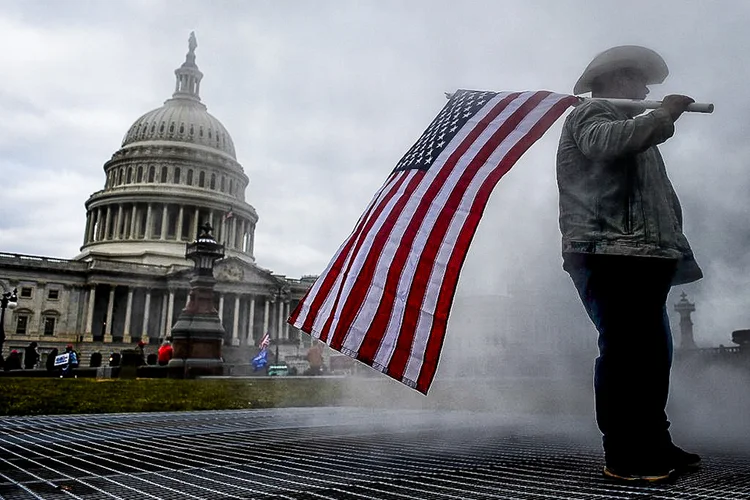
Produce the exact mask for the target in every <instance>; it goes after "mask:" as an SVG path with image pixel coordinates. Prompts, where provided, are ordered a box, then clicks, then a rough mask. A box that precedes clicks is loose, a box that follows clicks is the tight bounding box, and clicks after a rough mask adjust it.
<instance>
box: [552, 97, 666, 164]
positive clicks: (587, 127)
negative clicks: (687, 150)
mask: <svg viewBox="0 0 750 500" xmlns="http://www.w3.org/2000/svg"><path fill="white" fill-rule="evenodd" d="M567 126H569V127H570V130H571V133H572V135H573V139H574V140H575V142H576V144H577V145H578V148H579V149H580V150H581V152H582V153H583V154H584V155H585V156H586V157H587V158H589V159H591V160H611V159H614V158H618V157H621V156H625V155H629V154H635V153H640V152H642V151H645V150H646V149H648V148H650V147H651V146H655V145H657V144H661V143H662V142H664V141H666V140H667V139H669V138H670V137H672V135H673V134H674V121H673V120H672V117H671V115H670V113H669V112H668V111H667V110H666V109H664V108H659V109H656V110H654V111H652V112H651V113H648V114H646V115H643V116H638V117H636V118H630V119H625V120H623V119H622V118H620V116H619V115H618V113H617V110H616V108H614V106H613V105H611V104H607V103H601V102H596V101H590V102H587V103H584V104H582V105H581V106H579V107H578V108H577V109H576V110H575V111H574V112H573V113H572V114H571V116H570V118H569V120H568V123H567Z"/></svg>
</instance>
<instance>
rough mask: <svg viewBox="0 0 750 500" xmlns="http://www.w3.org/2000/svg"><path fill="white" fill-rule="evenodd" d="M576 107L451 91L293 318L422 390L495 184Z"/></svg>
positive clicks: (520, 95) (564, 101)
mask: <svg viewBox="0 0 750 500" xmlns="http://www.w3.org/2000/svg"><path fill="white" fill-rule="evenodd" d="M577 102H578V99H577V98H576V97H573V96H569V95H561V94H553V93H551V92H546V91H537V92H484V91H471V90H459V91H457V92H456V93H454V94H453V95H452V96H451V97H450V100H449V101H448V103H447V104H446V105H445V107H444V108H443V110H442V111H441V112H440V113H439V114H438V116H437V117H436V118H435V119H434V120H433V121H432V123H431V124H430V126H429V127H427V130H426V131H425V132H424V134H422V136H421V137H420V138H419V140H418V141H417V143H416V144H414V146H412V148H411V149H409V151H408V152H407V153H406V155H404V157H403V158H402V159H401V161H399V162H398V164H397V165H396V168H395V169H394V170H393V171H392V172H391V174H390V176H389V177H388V179H387V180H386V182H385V184H384V185H383V186H382V187H381V188H380V190H379V191H378V192H377V193H376V194H375V196H374V198H373V199H372V201H371V202H370V204H369V205H368V206H367V208H366V210H365V212H364V214H363V215H362V216H361V217H360V219H359V221H358V222H357V225H356V226H355V229H354V231H353V232H352V233H351V235H349V237H348V238H347V240H346V241H345V242H344V243H343V244H342V245H341V247H340V248H339V249H338V251H337V252H336V254H335V256H334V257H333V259H332V260H331V262H330V263H329V264H328V267H327V268H326V269H325V271H324V272H323V273H322V274H321V275H320V276H319V277H318V279H317V280H316V281H315V283H314V284H313V286H312V287H311V288H310V289H309V290H308V292H307V295H306V296H305V297H304V299H303V300H302V301H301V302H300V303H299V305H298V306H297V308H296V309H295V310H294V312H293V313H292V315H291V316H290V318H289V320H288V322H289V323H290V324H292V325H293V326H295V327H297V328H299V329H301V330H302V331H304V332H306V333H309V334H310V335H312V336H313V337H316V338H318V339H320V340H321V341H323V342H326V343H327V344H328V345H329V346H330V347H331V348H333V349H335V350H337V351H339V352H341V353H343V354H346V355H348V356H351V357H353V358H356V359H358V360H359V361H361V362H363V363H365V364H367V365H369V366H371V367H373V368H375V369H376V370H379V371H381V372H384V373H386V374H387V375H388V376H390V377H392V378H394V379H396V380H399V381H401V382H402V383H404V384H406V385H408V386H409V387H412V388H415V389H417V390H418V391H420V392H422V393H423V394H427V391H428V390H429V387H430V384H431V383H432V380H433V378H434V376H435V372H436V370H437V365H438V360H439V357H440V351H441V349H442V346H443V339H444V337H445V331H446V326H447V322H448V316H449V313H450V309H451V304H452V302H453V296H454V293H455V290H456V285H457V282H458V275H459V271H460V269H461V266H462V265H463V262H464V258H465V257H466V254H467V252H468V249H469V244H470V242H471V240H472V238H473V236H474V233H475V231H476V229H477V226H478V224H479V220H480V218H481V216H482V212H483V211H484V208H485V206H486V204H487V200H488V199H489V197H490V194H491V192H492V189H493V188H494V187H495V185H496V184H497V182H498V181H499V180H500V178H501V177H502V176H503V175H505V173H507V172H508V171H509V170H510V168H511V167H512V166H513V165H514V164H515V163H516V161H517V160H518V158H519V157H520V156H521V155H522V154H523V153H524V152H526V150H527V149H528V148H529V147H531V145H532V144H533V143H534V142H536V140H537V139H539V138H540V137H541V136H542V135H543V134H544V133H545V132H546V131H547V130H548V129H549V127H550V126H552V124H553V123H554V122H555V121H556V120H557V119H558V118H559V117H560V116H561V115H562V114H563V113H564V112H565V110H566V109H568V108H569V107H570V106H571V105H573V104H575V103H577Z"/></svg>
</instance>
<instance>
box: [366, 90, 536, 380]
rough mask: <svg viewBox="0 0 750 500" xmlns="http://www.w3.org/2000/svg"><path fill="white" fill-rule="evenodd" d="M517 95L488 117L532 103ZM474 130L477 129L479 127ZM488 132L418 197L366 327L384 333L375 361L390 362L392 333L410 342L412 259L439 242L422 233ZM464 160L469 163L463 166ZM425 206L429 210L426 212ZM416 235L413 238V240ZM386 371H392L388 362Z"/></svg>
mask: <svg viewBox="0 0 750 500" xmlns="http://www.w3.org/2000/svg"><path fill="white" fill-rule="evenodd" d="M517 97H518V96H510V97H509V98H507V99H504V100H503V101H501V103H499V104H498V106H496V107H495V108H494V109H493V113H491V114H490V115H488V116H487V118H488V119H489V120H490V121H491V120H494V119H495V118H497V117H498V116H499V115H500V112H502V111H505V110H506V109H507V110H508V111H509V112H511V113H512V115H516V114H517V113H518V112H519V111H520V112H523V111H524V109H525V108H526V107H528V106H530V105H533V103H529V102H528V101H527V102H523V99H520V98H519V99H517V100H516V98H517ZM511 101H515V102H513V104H514V105H516V106H513V107H509V106H508V104H510V102H511ZM509 120H512V118H509ZM475 130H477V131H478V128H477V129H475ZM485 130H488V127H484V129H483V130H481V132H484V131H485ZM489 133H490V134H491V135H490V136H489V140H487V141H485V142H484V144H481V141H480V140H477V139H478V138H479V135H477V136H475V137H471V135H470V136H469V137H467V139H466V141H468V140H473V143H472V144H471V149H469V147H468V146H467V147H466V148H465V151H468V153H466V154H461V156H460V158H454V159H453V160H455V161H454V162H453V163H454V167H453V168H450V167H448V166H447V164H446V166H445V167H443V169H442V171H444V172H446V174H454V173H455V175H451V179H450V182H449V183H447V184H446V185H445V186H442V185H439V184H438V183H437V182H436V183H435V184H434V186H435V187H436V188H437V189H439V188H441V187H445V188H446V189H444V190H443V192H438V191H436V192H434V193H430V192H429V191H428V193H426V196H424V197H422V198H421V204H420V207H419V208H418V210H417V211H416V212H415V214H414V217H413V218H412V220H411V224H412V227H411V229H412V230H411V231H410V232H408V233H407V234H405V238H403V239H402V240H401V241H400V242H399V247H398V251H397V253H396V256H395V258H394V260H393V262H392V263H391V264H390V266H389V269H390V272H389V277H388V280H387V281H386V284H385V287H384V289H385V293H384V294H383V295H384V297H383V299H382V300H381V302H380V306H381V308H380V310H379V311H378V313H379V314H377V315H376V316H375V317H374V318H373V326H374V327H375V328H374V329H373V326H371V328H370V331H368V335H372V337H373V338H378V335H377V333H375V332H378V331H382V332H383V334H384V341H383V338H378V344H379V345H378V353H377V356H376V358H375V361H376V362H377V363H378V364H381V365H383V366H389V359H390V357H391V355H392V353H393V352H394V348H396V346H397V342H396V339H395V337H397V336H398V335H397V333H398V332H403V334H402V335H401V336H399V340H400V339H405V338H406V337H409V340H408V342H409V344H410V343H411V340H410V333H411V331H410V325H404V324H403V318H404V313H405V310H404V309H405V305H406V304H409V309H414V308H417V309H418V308H419V306H420V304H421V299H420V300H419V301H418V302H416V303H414V302H410V301H409V300H408V298H409V296H410V292H409V288H411V287H413V286H414V281H413V280H414V278H417V279H418V275H417V274H415V271H416V268H417V262H415V260H416V259H418V258H419V255H420V252H422V251H423V250H424V249H425V248H437V245H439V244H440V242H439V241H431V240H430V238H429V237H427V238H425V236H428V235H429V234H430V233H431V232H432V231H431V229H432V230H434V225H435V224H437V223H438V222H439V219H440V217H439V216H440V213H441V211H442V210H445V208H446V206H447V205H448V206H450V205H451V201H452V198H453V194H452V193H455V192H456V190H458V191H459V192H460V190H461V185H460V184H461V180H462V179H463V178H464V177H465V176H466V175H467V172H469V173H471V170H472V164H474V163H475V162H477V161H479V162H480V163H483V162H484V159H486V157H488V156H489V155H490V153H491V152H492V150H493V149H494V148H495V144H494V141H493V138H494V137H495V136H496V135H497V132H496V131H494V130H493V129H489ZM501 133H502V131H501ZM477 147H479V150H478V151H477V152H476V153H474V151H475V150H476V148H477ZM456 152H457V153H459V154H460V153H462V152H463V151H461V150H460V149H459V150H457V151H456ZM472 153H474V154H472ZM477 159H479V160H477ZM467 162H468V164H469V165H468V166H465V164H466V163H467ZM438 194H439V196H438ZM433 195H434V196H433ZM453 205H455V204H453ZM428 209H429V213H428V212H427V210H428ZM448 210H450V209H448ZM417 234H419V238H417ZM415 239H416V241H414V240H415ZM420 240H421V241H420ZM412 291H413V288H412ZM396 297H398V300H395V299H396ZM412 298H413V297H412ZM386 325H387V328H386ZM363 348H364V346H363ZM388 373H389V374H390V375H392V374H391V370H390V366H389V369H388ZM394 378H396V377H394Z"/></svg>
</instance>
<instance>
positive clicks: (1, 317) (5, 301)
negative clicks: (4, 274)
mask: <svg viewBox="0 0 750 500" xmlns="http://www.w3.org/2000/svg"><path fill="white" fill-rule="evenodd" d="M17 305H18V290H17V289H15V288H14V289H13V291H12V292H3V295H2V299H0V365H2V364H3V360H4V358H3V344H4V343H5V309H11V310H12V309H15V308H16V306H17Z"/></svg>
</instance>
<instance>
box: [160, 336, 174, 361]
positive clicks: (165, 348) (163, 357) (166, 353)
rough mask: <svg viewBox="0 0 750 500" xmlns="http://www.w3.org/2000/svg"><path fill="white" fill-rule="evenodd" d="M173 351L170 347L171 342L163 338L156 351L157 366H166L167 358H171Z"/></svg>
mask: <svg viewBox="0 0 750 500" xmlns="http://www.w3.org/2000/svg"><path fill="white" fill-rule="evenodd" d="M173 353H174V351H173V349H172V342H170V341H169V340H165V341H164V342H163V343H162V344H161V345H160V346H159V351H158V357H157V362H158V363H159V366H166V365H167V364H168V363H169V360H170V359H172V355H173Z"/></svg>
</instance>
